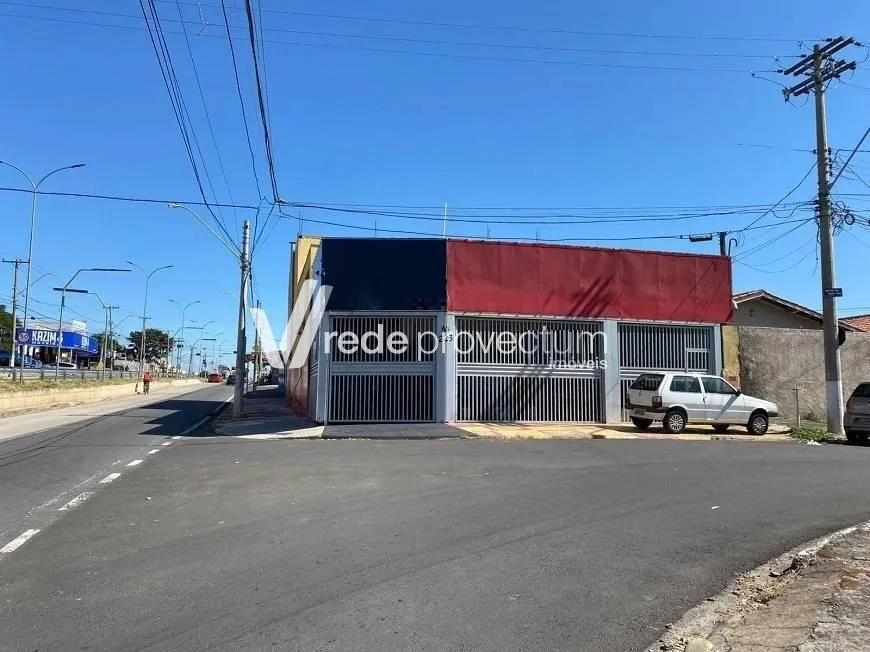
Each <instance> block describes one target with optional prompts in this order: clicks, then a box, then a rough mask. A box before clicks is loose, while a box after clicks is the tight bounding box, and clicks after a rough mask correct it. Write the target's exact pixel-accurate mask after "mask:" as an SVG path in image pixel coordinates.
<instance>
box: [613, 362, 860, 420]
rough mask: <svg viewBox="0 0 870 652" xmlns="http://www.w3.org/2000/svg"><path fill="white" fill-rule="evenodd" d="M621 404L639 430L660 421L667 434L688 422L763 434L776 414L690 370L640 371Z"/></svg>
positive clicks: (724, 383) (721, 381)
mask: <svg viewBox="0 0 870 652" xmlns="http://www.w3.org/2000/svg"><path fill="white" fill-rule="evenodd" d="M625 407H626V410H628V413H629V418H630V419H631V422H632V423H633V424H634V425H635V427H636V428H638V429H639V430H646V429H647V428H649V427H650V426H651V425H652V423H653V421H661V422H662V426H663V427H664V430H665V432H667V433H670V434H678V433H680V432H682V431H683V430H684V429H685V427H686V425H687V424H690V423H691V424H709V425H712V426H713V429H714V430H716V432H725V431H726V430H728V428H729V427H731V426H745V427H746V429H747V430H748V431H749V433H750V434H753V435H763V434H764V433H766V432H767V429H768V427H769V426H770V419H771V418H773V417H777V416H779V410H778V409H777V407H776V404H775V403H771V402H770V401H764V400H761V399H759V398H753V397H752V396H747V395H746V394H744V393H743V392H741V391H740V390H739V389H735V388H734V387H732V386H731V385H730V384H729V383H728V382H727V381H726V380H725V379H724V378H720V377H719V376H710V375H707V374H693V373H675V372H661V373H647V374H642V375H641V376H640V377H638V379H637V380H635V381H634V382H633V383H632V385H631V387H630V388H629V390H628V396H627V397H626V406H625ZM868 423H870V422H868Z"/></svg>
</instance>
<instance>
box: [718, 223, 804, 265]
mask: <svg viewBox="0 0 870 652" xmlns="http://www.w3.org/2000/svg"><path fill="white" fill-rule="evenodd" d="M814 221H815V218H814V217H812V218H809V219H804V220H797V222H798V224H797V226H795V227H792V228H791V229H789V230H788V231H785V232H784V233H779V234H777V235H776V236H774V237H773V238H771V239H770V240H766V241H764V242H762V243H761V244H760V245H757V246H755V247H752V248H751V249H748V250H747V251H743V252H741V253H740V254H739V255H738V256H734V258H733V259H734V260H736V261H741V260H742V259H744V258H746V257H748V256H751V255H752V254H755V253H758V252H759V251H761V250H762V249H764V248H766V247H767V246H769V245H771V244H773V243H774V242H778V241H779V240H782V239H783V238H784V237H785V236H787V235H789V234H791V233H794V232H795V231H797V230H798V229H799V228H801V227H802V226H803V225H804V224H808V223H810V222H814ZM783 224H794V222H781V223H780V224H767V225H764V226H756V227H747V228H745V229H741V231H749V230H750V229H758V228H765V226H766V227H767V228H772V227H776V226H781V225H783Z"/></svg>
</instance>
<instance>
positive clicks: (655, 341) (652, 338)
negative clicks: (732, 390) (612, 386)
mask: <svg viewBox="0 0 870 652" xmlns="http://www.w3.org/2000/svg"><path fill="white" fill-rule="evenodd" d="M618 329H619V383H620V386H621V389H622V418H623V420H627V419H628V413H627V412H626V411H625V397H626V394H627V393H628V388H629V387H630V386H631V384H632V383H633V382H634V381H635V379H637V377H638V376H639V375H640V374H642V373H644V372H645V371H694V372H697V373H715V372H716V370H715V369H714V364H715V363H714V359H715V355H714V353H715V352H714V348H715V346H716V342H715V338H714V332H715V331H714V328H713V326H681V325H671V324H635V323H620V324H619V326H618Z"/></svg>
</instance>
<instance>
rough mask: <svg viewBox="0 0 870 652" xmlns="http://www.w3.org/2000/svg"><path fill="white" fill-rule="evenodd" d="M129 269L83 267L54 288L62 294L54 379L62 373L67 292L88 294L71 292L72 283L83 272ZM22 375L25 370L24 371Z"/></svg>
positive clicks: (83, 291) (86, 292)
mask: <svg viewBox="0 0 870 652" xmlns="http://www.w3.org/2000/svg"><path fill="white" fill-rule="evenodd" d="M129 271H130V270H129V269H117V268H114V267H83V268H82V269H79V270H76V273H75V274H73V275H72V278H70V280H69V281H67V282H66V285H64V286H63V287H62V288H54V291H55V292H60V316H59V317H58V320H57V358H56V359H55V361H54V379H55V380H57V377H58V371H60V348H61V344H62V343H63V308H64V305H65V304H66V293H67V292H77V293H80V294H88V291H87V290H71V289H70V287H69V286H70V285H72V282H73V281H74V280H76V276H78V275H79V274H81V273H82V272H129ZM24 317H25V319H26V318H27V313H25V314H24ZM22 373H24V372H23V370H22Z"/></svg>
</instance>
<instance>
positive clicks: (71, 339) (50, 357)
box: [15, 324, 100, 366]
mask: <svg viewBox="0 0 870 652" xmlns="http://www.w3.org/2000/svg"><path fill="white" fill-rule="evenodd" d="M64 326H65V327H66V324H64ZM60 336H61V339H60V360H61V361H62V362H71V363H73V364H75V365H76V366H81V365H82V364H83V363H84V361H85V360H88V359H91V358H93V357H95V356H98V355H99V352H100V342H99V340H97V339H96V338H93V337H89V336H88V335H86V334H84V333H81V332H78V331H72V330H62V331H60ZM15 338H16V342H17V343H18V344H19V345H20V346H21V348H19V354H20V353H21V350H22V349H23V353H24V355H28V356H31V357H33V358H35V359H36V360H39V361H40V362H42V363H43V364H47V363H50V362H54V361H55V360H56V359H57V342H58V331H57V330H56V329H54V330H49V329H47V328H28V329H27V330H24V329H21V328H19V329H17V330H16V332H15Z"/></svg>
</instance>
